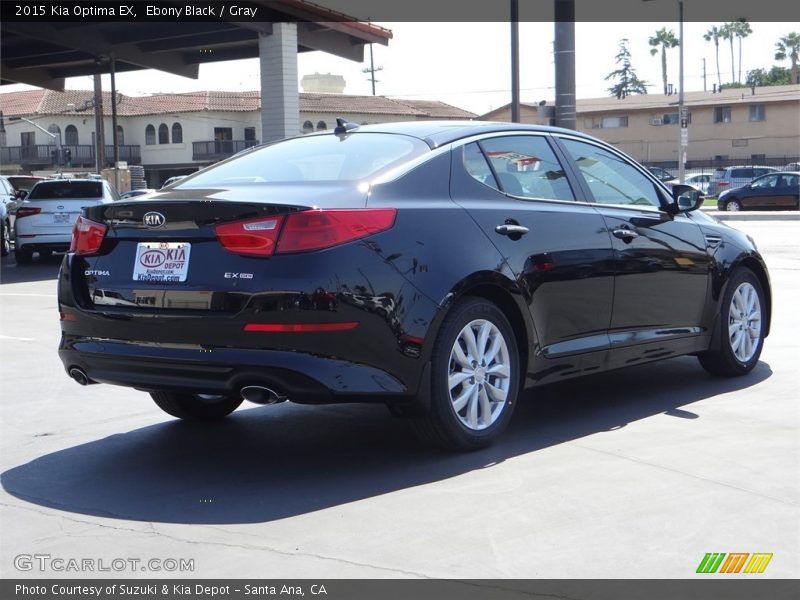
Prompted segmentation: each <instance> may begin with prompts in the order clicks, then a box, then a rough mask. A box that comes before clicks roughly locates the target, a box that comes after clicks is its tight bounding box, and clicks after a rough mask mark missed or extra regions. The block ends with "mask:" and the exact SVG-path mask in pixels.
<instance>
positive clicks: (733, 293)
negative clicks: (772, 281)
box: [698, 268, 767, 377]
mask: <svg viewBox="0 0 800 600" xmlns="http://www.w3.org/2000/svg"><path fill="white" fill-rule="evenodd" d="M766 311H767V308H766V304H765V303H764V291H763V289H762V287H761V282H760V281H759V280H758V277H756V275H755V273H753V272H752V271H751V270H750V269H747V268H740V269H738V270H736V271H735V272H734V273H733V276H732V277H731V279H730V281H729V282H728V287H727V290H726V291H725V295H724V296H723V297H722V303H721V308H720V337H721V340H720V347H719V348H718V349H716V350H709V351H707V352H703V353H702V354H699V355H698V359H699V360H700V364H701V365H702V366H703V368H704V369H705V370H706V371H708V372H709V373H712V374H713V375H724V376H728V377H734V376H737V375H745V374H747V373H749V372H750V371H752V370H753V368H754V367H755V366H756V363H757V362H758V358H759V356H761V349H762V347H763V345H764V332H765V331H766V318H767V312H766Z"/></svg>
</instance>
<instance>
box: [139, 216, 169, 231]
mask: <svg viewBox="0 0 800 600" xmlns="http://www.w3.org/2000/svg"><path fill="white" fill-rule="evenodd" d="M166 222H167V219H166V218H164V215H162V214H161V213H160V212H149V213H145V215H144V217H142V223H144V225H145V227H149V228H150V229H155V228H156V227H163V226H164V223H166Z"/></svg>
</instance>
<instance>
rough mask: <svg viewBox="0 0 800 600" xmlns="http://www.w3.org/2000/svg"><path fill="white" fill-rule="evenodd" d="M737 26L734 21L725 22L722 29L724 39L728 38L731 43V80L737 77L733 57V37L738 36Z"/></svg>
mask: <svg viewBox="0 0 800 600" xmlns="http://www.w3.org/2000/svg"><path fill="white" fill-rule="evenodd" d="M735 30H736V27H735V25H734V24H733V23H725V24H724V25H723V26H722V28H721V29H720V31H721V32H722V39H723V40H728V41H729V42H730V43H731V82H733V80H734V78H735V77H736V63H735V62H734V58H733V38H735V37H736V33H735Z"/></svg>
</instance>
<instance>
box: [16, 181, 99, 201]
mask: <svg viewBox="0 0 800 600" xmlns="http://www.w3.org/2000/svg"><path fill="white" fill-rule="evenodd" d="M102 197H103V184H102V183H100V182H99V181H43V182H42V183H37V184H36V185H35V186H34V187H33V189H32V190H31V193H30V195H29V196H28V199H29V200H60V199H62V198H102Z"/></svg>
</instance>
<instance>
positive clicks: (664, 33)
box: [647, 27, 678, 96]
mask: <svg viewBox="0 0 800 600" xmlns="http://www.w3.org/2000/svg"><path fill="white" fill-rule="evenodd" d="M647 43H648V44H650V46H652V47H651V48H650V54H651V55H652V56H655V55H656V54H658V50H659V48H660V49H661V81H662V82H663V84H664V95H665V96H666V95H667V49H668V48H674V47H675V46H677V45H678V38H676V37H675V32H674V31H672V29H669V30H668V29H667V28H666V27H662V28H661V29H659V30H657V31H656V34H655V35H653V36H651V37H650V38H649V39H648V40H647Z"/></svg>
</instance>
